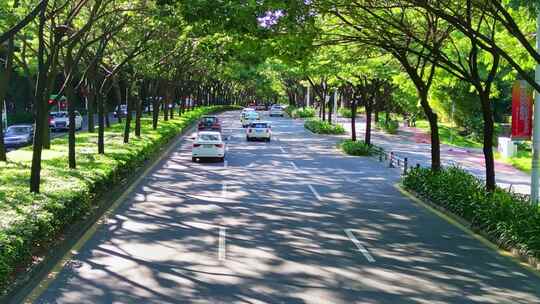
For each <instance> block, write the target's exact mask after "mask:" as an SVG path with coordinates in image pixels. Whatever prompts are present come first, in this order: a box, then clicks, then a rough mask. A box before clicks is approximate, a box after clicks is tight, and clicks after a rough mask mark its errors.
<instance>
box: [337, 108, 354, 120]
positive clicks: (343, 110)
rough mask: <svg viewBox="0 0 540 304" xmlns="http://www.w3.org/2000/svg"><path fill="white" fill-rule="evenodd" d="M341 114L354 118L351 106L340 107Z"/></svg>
mask: <svg viewBox="0 0 540 304" xmlns="http://www.w3.org/2000/svg"><path fill="white" fill-rule="evenodd" d="M339 115H341V117H345V118H352V110H351V109H349V108H340V109H339Z"/></svg>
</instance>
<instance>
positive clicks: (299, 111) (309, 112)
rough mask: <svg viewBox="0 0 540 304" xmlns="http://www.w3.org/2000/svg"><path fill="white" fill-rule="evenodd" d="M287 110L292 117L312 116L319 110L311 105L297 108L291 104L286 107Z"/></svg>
mask: <svg viewBox="0 0 540 304" xmlns="http://www.w3.org/2000/svg"><path fill="white" fill-rule="evenodd" d="M285 111H286V112H287V114H289V116H290V117H292V118H311V117H315V114H316V113H317V110H315V109H314V108H311V107H305V108H296V107H292V106H289V107H287V108H285Z"/></svg>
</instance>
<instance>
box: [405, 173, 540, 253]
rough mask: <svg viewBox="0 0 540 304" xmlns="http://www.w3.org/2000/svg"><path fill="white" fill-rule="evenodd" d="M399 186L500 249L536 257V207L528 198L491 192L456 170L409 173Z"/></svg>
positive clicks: (539, 210) (539, 233)
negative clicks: (460, 220)
mask: <svg viewBox="0 0 540 304" xmlns="http://www.w3.org/2000/svg"><path fill="white" fill-rule="evenodd" d="M403 185H404V187H405V188H406V189H408V190H411V191H413V192H414V193H416V194H418V195H419V196H421V197H422V198H424V199H426V200H428V201H429V202H431V203H433V204H436V205H438V206H440V207H442V208H444V209H446V210H448V211H450V212H452V213H454V214H456V215H458V216H460V217H461V218H463V219H465V220H467V221H468V222H470V223H471V226H472V228H473V229H476V230H478V231H481V232H483V233H484V234H486V235H487V236H488V237H489V238H490V239H492V240H494V241H495V242H497V243H498V245H499V246H500V247H502V248H504V249H508V250H511V249H517V250H519V252H520V253H521V254H524V255H528V256H533V257H536V258H540V207H538V206H537V205H534V204H530V203H529V200H528V197H527V196H524V195H520V194H516V193H512V192H509V191H506V190H503V189H500V188H497V189H496V190H495V191H494V192H493V193H490V192H487V191H486V190H485V185H484V183H483V182H482V181H480V180H478V179H477V178H476V177H475V176H473V175H471V174H470V173H468V172H466V171H464V170H463V169H460V168H447V169H442V170H440V171H439V172H433V171H432V170H430V169H426V168H418V169H413V170H411V171H410V172H409V173H408V174H407V175H406V176H405V177H404V178H403Z"/></svg>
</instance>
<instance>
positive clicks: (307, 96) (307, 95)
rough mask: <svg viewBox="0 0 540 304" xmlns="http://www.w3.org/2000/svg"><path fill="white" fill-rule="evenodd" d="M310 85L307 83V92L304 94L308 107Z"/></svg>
mask: <svg viewBox="0 0 540 304" xmlns="http://www.w3.org/2000/svg"><path fill="white" fill-rule="evenodd" d="M310 88H311V86H310V85H309V84H308V86H307V94H306V106H307V107H308V108H309V90H310Z"/></svg>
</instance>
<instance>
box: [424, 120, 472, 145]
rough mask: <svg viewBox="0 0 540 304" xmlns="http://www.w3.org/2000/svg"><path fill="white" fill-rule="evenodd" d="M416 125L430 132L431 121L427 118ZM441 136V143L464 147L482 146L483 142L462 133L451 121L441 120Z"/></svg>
mask: <svg viewBox="0 0 540 304" xmlns="http://www.w3.org/2000/svg"><path fill="white" fill-rule="evenodd" d="M416 127H417V128H418V129H421V130H423V131H425V132H427V133H428V134H429V133H430V128H429V122H428V121H427V120H419V121H417V122H416ZM439 136H440V139H441V143H443V144H446V145H450V146H455V147H462V148H482V143H480V142H478V141H475V140H473V139H471V138H468V137H467V136H463V135H460V134H459V130H458V129H456V128H454V127H453V126H452V125H451V124H449V123H443V122H439Z"/></svg>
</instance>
